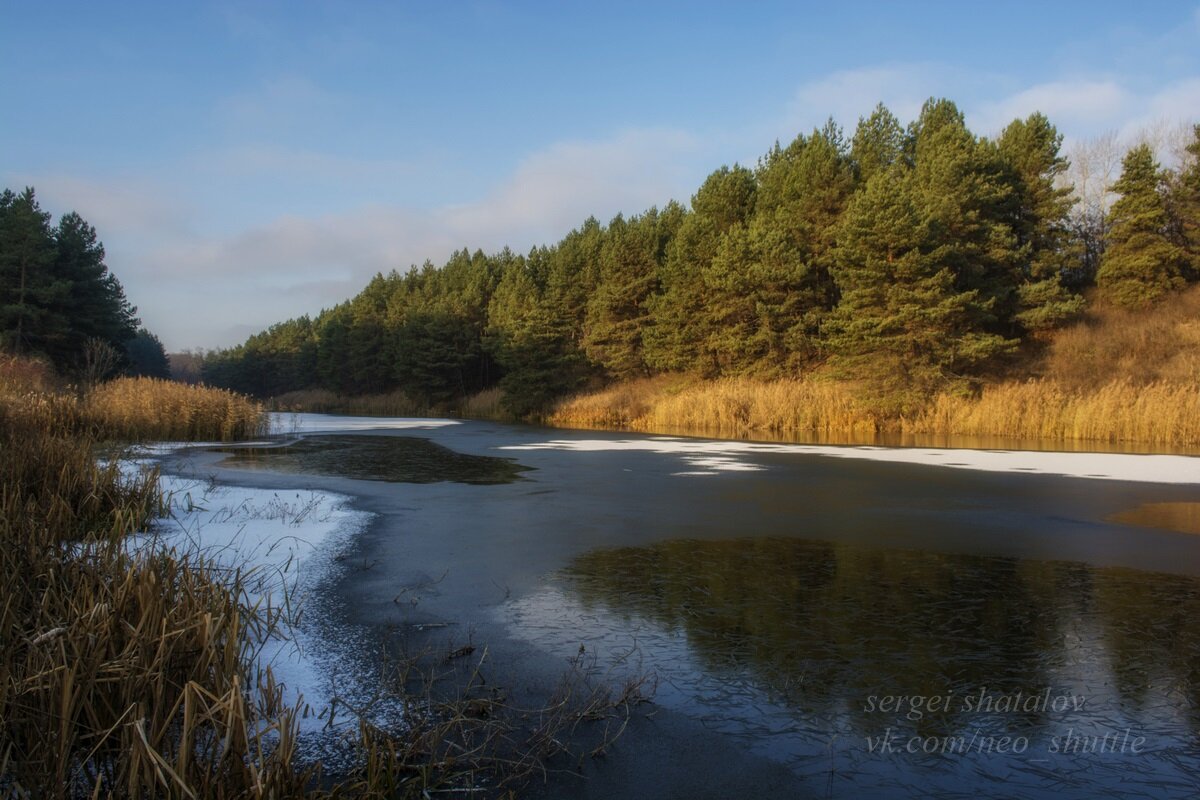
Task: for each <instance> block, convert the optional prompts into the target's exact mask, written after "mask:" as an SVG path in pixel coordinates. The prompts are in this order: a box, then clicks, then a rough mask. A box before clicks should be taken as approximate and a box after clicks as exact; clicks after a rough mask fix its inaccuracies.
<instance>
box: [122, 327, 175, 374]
mask: <svg viewBox="0 0 1200 800" xmlns="http://www.w3.org/2000/svg"><path fill="white" fill-rule="evenodd" d="M125 360H126V361H127V362H128V366H127V367H126V368H125V371H126V372H127V373H128V374H130V375H134V376H144V377H147V378H164V379H165V378H170V377H171V365H170V362H169V361H168V360H167V351H166V350H165V349H164V348H163V344H162V342H161V341H159V338H158V337H157V336H155V335H154V334H153V333H151V332H150V331H148V330H146V329H145V328H139V329H138V332H137V333H136V334H135V335H134V337H133V338H132V339H129V340H128V341H127V342H125Z"/></svg>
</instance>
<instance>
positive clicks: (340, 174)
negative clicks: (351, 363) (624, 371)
mask: <svg viewBox="0 0 1200 800" xmlns="http://www.w3.org/2000/svg"><path fill="white" fill-rule="evenodd" d="M697 151H698V144H697V141H696V140H695V138H694V137H692V136H689V135H688V134H686V133H683V132H680V131H673V130H662V129H648V130H627V131H623V132H621V133H618V134H616V135H614V136H612V137H610V138H607V139H599V140H592V141H569V142H560V143H557V144H554V145H552V146H550V147H548V148H546V149H544V150H541V151H539V152H535V153H533V154H531V155H529V156H528V157H526V158H525V159H524V160H523V161H521V162H520V163H519V164H518V165H517V166H516V168H515V169H514V171H513V172H512V174H511V175H510V177H508V178H507V179H506V180H504V181H502V182H501V183H500V184H499V185H498V186H496V187H495V188H494V189H493V190H491V191H490V192H488V193H487V194H486V195H485V196H484V197H482V198H481V199H480V200H478V201H476V202H472V203H467V204H459V205H454V206H443V207H439V208H432V209H418V208H405V207H399V206H394V205H387V204H375V205H368V206H362V207H357V208H352V209H347V210H338V211H333V212H325V213H313V214H304V215H302V214H287V215H282V216H277V217H275V218H274V219H271V220H269V221H267V222H262V223H257V224H250V225H245V226H240V227H239V228H237V229H235V230H233V231H232V232H219V231H218V232H204V233H202V232H199V231H201V230H202V229H203V228H204V226H205V224H206V220H205V219H204V218H203V215H201V214H200V213H199V210H198V209H189V208H185V207H184V206H183V205H181V204H180V203H178V202H176V201H174V200H173V199H172V198H173V196H172V193H171V192H170V191H169V190H167V189H166V188H165V187H163V186H161V185H155V184H152V183H148V182H140V183H139V182H134V181H127V180H125V179H121V180H115V179H114V180H112V181H110V182H102V181H80V180H74V179H69V178H60V177H55V176H30V177H29V178H28V180H29V182H30V183H32V184H33V185H35V186H37V187H38V190H39V194H41V193H43V192H45V194H44V196H45V197H46V198H47V199H48V201H44V203H43V205H45V206H46V207H47V208H51V209H54V210H55V211H56V212H57V211H59V210H61V209H64V208H66V207H67V204H70V205H71V207H76V208H78V209H79V211H80V213H81V214H83V216H84V217H85V218H86V219H87V220H88V221H90V222H92V224H94V225H95V226H96V227H97V229H98V231H99V233H100V236H101V238H102V239H103V240H104V241H105V243H106V245H107V247H108V263H109V266H110V267H111V268H112V269H113V270H114V272H115V273H116V274H117V275H118V277H119V278H120V279H121V281H122V282H123V283H124V285H125V287H126V290H127V292H128V293H129V295H130V297H131V299H132V300H133V302H135V303H137V304H138V305H139V306H140V309H141V314H142V317H143V320H144V322H145V323H146V324H147V326H148V327H150V328H151V329H152V330H154V331H155V332H156V333H157V334H158V335H159V337H160V338H162V339H163V340H164V343H165V344H166V345H167V347H168V348H169V349H176V348H183V347H191V346H216V345H229V344H234V343H236V342H238V341H241V340H242V339H244V338H245V336H246V334H247V332H248V331H250V332H252V331H253V330H259V329H262V328H265V327H266V326H268V325H270V324H272V323H274V322H277V321H280V320H283V319H286V318H288V317H292V316H296V315H298V314H303V313H313V312H316V311H318V310H319V309H321V308H322V307H328V306H331V305H334V304H336V303H338V302H341V301H343V300H345V299H348V298H349V297H351V296H352V295H353V294H355V293H356V292H357V291H358V290H360V289H361V288H362V287H363V286H364V285H365V284H366V282H367V281H368V280H369V279H370V277H371V276H372V275H374V274H375V273H376V272H381V271H382V272H387V271H389V270H391V269H398V270H400V271H403V270H405V269H407V268H408V267H409V266H410V265H413V264H417V265H419V264H421V263H423V262H424V261H426V260H427V259H428V260H431V261H433V262H434V263H441V262H443V261H444V260H445V259H446V258H447V257H448V256H449V254H450V253H451V252H452V251H454V250H455V249H458V248H461V247H469V248H471V249H474V248H482V249H484V250H485V251H494V250H498V249H500V248H501V247H503V246H505V245H508V246H511V247H512V248H513V249H515V250H517V251H518V252H520V251H524V250H526V249H528V248H529V247H532V246H534V245H537V244H543V243H549V242H553V241H556V240H557V239H559V238H561V237H562V235H563V234H564V233H566V232H567V231H568V230H570V229H571V228H573V227H575V226H576V225H578V224H579V223H581V222H582V221H583V220H584V219H585V218H587V217H588V216H596V217H597V218H599V219H601V220H602V221H607V220H608V219H609V218H611V217H612V216H613V215H615V214H616V213H618V212H624V213H636V212H639V211H642V210H644V209H646V208H648V207H650V206H651V205H660V206H661V205H662V204H663V203H665V202H666V201H668V200H670V199H679V200H686V199H687V197H688V196H689V195H690V193H691V192H692V191H694V189H695V187H696V186H697V185H698V183H699V180H700V178H701V177H702V172H698V169H701V168H703V169H707V168H709V167H711V166H712V165H711V164H708V163H706V157H701V158H697ZM196 161H197V164H199V166H200V168H205V167H207V168H210V169H214V170H219V171H222V174H223V175H224V176H225V177H226V178H228V179H240V180H243V181H249V182H251V183H252V182H254V181H256V180H262V179H264V178H266V179H270V178H271V176H273V175H277V174H279V173H281V172H286V171H289V170H302V171H311V172H312V173H313V180H314V181H320V180H327V181H333V180H345V181H347V182H348V183H349V184H350V185H360V182H362V181H366V180H368V179H370V178H371V177H372V176H375V177H377V176H378V175H379V174H380V173H386V174H399V173H402V172H403V171H404V170H406V169H407V168H408V165H406V164H405V163H404V162H400V161H384V162H379V163H376V162H371V161H370V160H366V159H348V158H341V157H337V156H330V155H326V154H322V153H316V152H309V151H306V150H293V149H286V148H278V149H273V148H241V149H233V150H228V151H223V152H220V153H216V154H212V156H211V157H207V158H202V159H197V160H196ZM699 162H705V163H703V164H700V163H699ZM192 166H193V168H195V167H196V164H193V165H192ZM50 200H52V202H49V201H50ZM189 214H193V215H196V217H197V219H195V220H193V223H194V224H192V225H191V226H190V227H189V226H187V225H185V224H184V222H185V221H186V220H187V219H188V215H189Z"/></svg>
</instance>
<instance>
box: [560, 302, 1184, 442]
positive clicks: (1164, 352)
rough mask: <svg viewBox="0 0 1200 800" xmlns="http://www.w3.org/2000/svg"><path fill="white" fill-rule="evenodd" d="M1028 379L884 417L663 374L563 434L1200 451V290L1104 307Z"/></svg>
mask: <svg viewBox="0 0 1200 800" xmlns="http://www.w3.org/2000/svg"><path fill="white" fill-rule="evenodd" d="M1012 372H1013V373H1014V374H1020V375H1023V376H1025V377H1022V378H1010V379H1008V380H996V381H993V382H990V383H985V384H984V385H983V386H982V387H981V388H980V389H979V390H978V391H976V392H974V393H971V394H963V393H942V394H935V395H933V396H931V397H929V398H927V399H925V401H924V402H923V403H919V404H918V405H919V407H918V408H916V410H914V411H910V412H909V413H907V414H905V415H900V414H887V413H883V412H880V411H879V410H877V409H878V405H877V404H874V405H873V404H871V403H870V402H869V401H867V400H865V399H864V398H865V397H867V396H868V393H866V392H864V391H862V389H861V387H859V386H856V385H854V384H851V383H847V382H842V381H837V380H833V379H828V378H822V377H820V376H810V377H806V378H796V379H791V380H756V379H750V378H729V379H723V380H715V381H702V380H699V379H695V378H688V377H684V376H659V377H656V378H647V379H644V380H639V381H632V382H628V383H622V384H618V385H615V386H610V387H608V388H605V389H601V390H598V391H593V392H587V393H583V394H580V395H577V396H575V397H571V398H568V399H566V400H564V401H563V402H561V403H559V404H558V405H557V406H556V407H555V408H554V409H553V410H552V411H551V413H550V414H549V415H548V418H547V421H548V422H550V423H551V424H554V425H564V426H580V427H619V428H630V429H634V430H642V431H655V432H664V431H669V432H684V431H695V432H697V433H702V432H714V431H717V432H720V434H721V435H725V436H747V435H754V434H769V435H800V436H807V435H814V436H824V437H840V438H845V439H858V440H861V439H862V438H863V437H869V436H871V435H873V434H877V433H899V434H921V435H938V436H972V437H1007V438H1012V439H1024V440H1031V439H1042V440H1050V441H1055V440H1057V441H1064V442H1065V441H1079V442H1097V443H1106V444H1122V443H1128V444H1137V445H1143V446H1192V445H1197V444H1200V287H1197V288H1195V289H1189V290H1188V291H1185V292H1181V293H1179V294H1178V295H1176V296H1174V297H1172V298H1170V299H1169V300H1167V301H1165V302H1163V303H1161V304H1160V305H1159V306H1157V307H1156V308H1155V310H1154V313H1152V314H1144V313H1142V314H1138V313H1133V312H1130V311H1125V310H1121V309H1118V308H1111V307H1109V308H1106V307H1103V306H1099V307H1096V308H1093V309H1092V310H1091V311H1090V312H1089V313H1088V314H1087V315H1086V316H1085V317H1084V318H1083V319H1081V320H1080V321H1079V322H1077V323H1075V324H1074V325H1071V326H1069V327H1067V328H1064V329H1063V330H1060V331H1057V332H1056V333H1055V334H1054V335H1053V337H1052V338H1051V339H1050V340H1049V341H1048V342H1047V343H1046V345H1045V347H1044V348H1043V349H1042V350H1041V352H1040V353H1037V354H1033V355H1026V357H1025V360H1024V362H1023V363H1020V364H1017V365H1015V366H1014V368H1013V369H1012Z"/></svg>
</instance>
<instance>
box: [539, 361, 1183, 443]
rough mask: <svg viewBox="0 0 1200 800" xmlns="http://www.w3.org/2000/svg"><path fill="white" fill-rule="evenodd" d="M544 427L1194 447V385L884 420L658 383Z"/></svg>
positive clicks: (987, 395)
mask: <svg viewBox="0 0 1200 800" xmlns="http://www.w3.org/2000/svg"><path fill="white" fill-rule="evenodd" d="M547 421H548V422H550V423H551V424H553V425H562V426H578V427H617V428H629V429H633V430H640V431H647V432H680V431H688V430H691V431H696V432H698V433H701V432H711V431H720V432H721V433H722V434H724V435H732V436H738V435H753V434H772V435H775V434H814V435H824V436H831V437H837V436H843V437H846V438H855V437H861V436H863V435H867V434H874V433H904V434H938V435H944V436H998V437H1011V438H1013V439H1048V440H1079V441H1092V442H1105V443H1123V442H1125V443H1137V444H1150V445H1164V446H1169V445H1180V446H1183V445H1196V444H1200V387H1198V386H1196V385H1195V384H1191V385H1184V384H1173V383H1165V382H1156V383H1152V384H1149V385H1145V386H1138V385H1135V384H1132V383H1130V382H1128V381H1114V382H1112V383H1109V384H1105V385H1102V386H1099V387H1095V388H1093V387H1087V388H1082V387H1068V386H1065V385H1063V384H1062V383H1059V382H1056V381H1052V380H1049V379H1037V380H1030V381H1025V382H1008V383H1001V384H997V385H994V386H990V387H985V388H984V389H983V391H982V392H981V393H979V394H978V395H975V396H961V395H951V394H943V395H939V396H937V397H935V398H933V400H932V401H931V402H930V403H929V404H928V406H927V407H926V408H925V409H924V410H922V411H920V412H919V413H917V414H914V415H912V416H910V417H903V416H895V417H891V416H885V415H881V414H879V413H877V412H873V411H871V410H870V409H868V408H866V407H864V406H863V405H862V404H860V402H859V401H858V400H857V399H856V391H855V387H854V386H852V385H848V384H844V383H837V382H833V381H821V380H816V379H811V380H777V381H756V380H751V379H729V380H720V381H700V382H691V383H683V382H681V381H679V380H677V381H675V382H672V381H669V380H665V379H661V378H660V379H652V380H646V381H638V382H634V383H625V384H619V385H617V386H613V387H610V388H608V389H604V390H602V391H599V392H593V393H589V394H583V395H579V396H577V397H573V398H571V399H569V400H566V401H564V402H563V403H561V404H559V405H558V407H557V408H555V409H554V411H553V413H552V414H551V415H550V416H549V418H548V420H547Z"/></svg>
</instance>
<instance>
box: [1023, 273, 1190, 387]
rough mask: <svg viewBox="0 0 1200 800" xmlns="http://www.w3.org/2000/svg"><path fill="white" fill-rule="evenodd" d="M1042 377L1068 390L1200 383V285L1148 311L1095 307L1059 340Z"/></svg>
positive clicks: (1060, 334)
mask: <svg viewBox="0 0 1200 800" xmlns="http://www.w3.org/2000/svg"><path fill="white" fill-rule="evenodd" d="M1037 371H1038V372H1040V375H1041V376H1042V377H1044V378H1047V379H1049V380H1052V381H1055V382H1057V383H1058V384H1060V385H1062V386H1064V387H1066V388H1068V389H1080V390H1095V389H1099V388H1101V387H1103V386H1105V385H1106V384H1109V383H1112V382H1114V381H1119V382H1123V383H1129V384H1132V385H1135V386H1148V385H1150V384H1161V383H1169V384H1176V385H1188V384H1191V385H1195V384H1196V383H1198V382H1200V286H1195V287H1191V288H1189V289H1187V290H1185V291H1183V292H1180V293H1178V294H1176V295H1173V296H1171V297H1169V298H1167V299H1166V300H1165V301H1163V302H1162V303H1160V304H1158V305H1157V306H1155V307H1154V308H1152V309H1150V310H1148V311H1129V310H1125V309H1121V308H1116V307H1104V306H1098V307H1094V308H1093V309H1092V310H1091V311H1090V312H1089V313H1088V315H1087V316H1086V317H1085V318H1084V319H1083V320H1082V321H1080V322H1078V323H1076V324H1075V325H1072V326H1070V327H1068V328H1065V329H1063V330H1061V331H1059V332H1057V333H1056V334H1055V335H1054V338H1053V339H1052V340H1051V342H1050V346H1049V348H1048V350H1047V354H1046V358H1045V362H1044V364H1043V365H1042V366H1041V367H1040V369H1039V370H1037Z"/></svg>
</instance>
